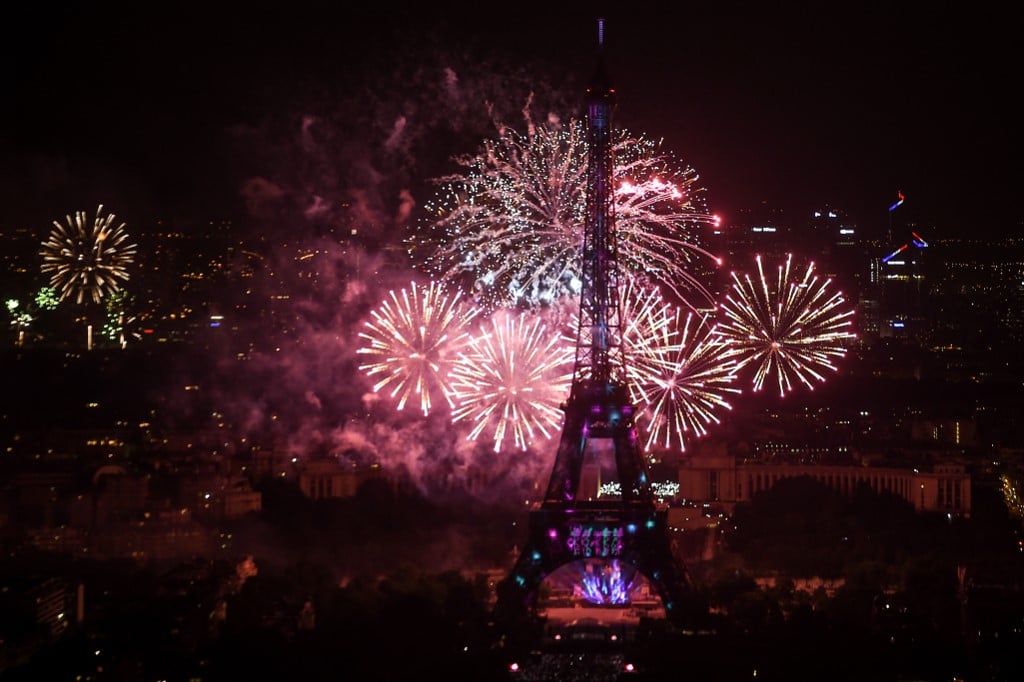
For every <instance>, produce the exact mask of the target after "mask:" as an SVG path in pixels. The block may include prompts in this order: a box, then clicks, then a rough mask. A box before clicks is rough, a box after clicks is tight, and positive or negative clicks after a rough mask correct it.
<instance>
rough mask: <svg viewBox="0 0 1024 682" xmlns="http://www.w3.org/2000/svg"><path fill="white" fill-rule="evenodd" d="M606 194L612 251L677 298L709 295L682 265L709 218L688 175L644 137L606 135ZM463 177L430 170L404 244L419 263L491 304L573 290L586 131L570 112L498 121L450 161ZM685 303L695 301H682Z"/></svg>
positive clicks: (543, 299)
mask: <svg viewBox="0 0 1024 682" xmlns="http://www.w3.org/2000/svg"><path fill="white" fill-rule="evenodd" d="M614 153H615V158H616V160H617V161H616V176H617V177H619V178H621V179H622V183H621V185H620V186H619V187H618V189H617V190H616V192H615V202H616V206H615V210H616V215H617V219H616V225H617V227H618V234H619V258H620V262H621V263H622V264H623V267H624V269H625V270H626V271H631V272H636V273H640V272H645V273H648V274H649V275H651V276H653V277H655V278H656V279H657V280H658V281H659V283H660V284H663V285H664V286H666V287H667V288H668V289H670V290H671V291H672V292H673V293H674V294H676V295H677V296H678V297H679V299H680V300H681V301H684V302H687V303H688V304H689V302H688V301H687V297H686V295H685V294H684V291H685V292H690V291H697V292H698V293H699V294H700V295H701V296H702V297H703V298H704V299H706V300H707V301H711V300H712V296H711V294H710V292H708V290H707V289H706V287H704V286H703V285H702V284H701V283H700V282H699V280H698V279H697V278H695V277H694V276H693V275H692V274H690V272H689V271H688V268H687V266H688V265H690V264H692V263H693V262H694V260H695V259H696V258H697V257H698V256H706V257H709V258H712V259H714V260H715V262H716V263H717V259H715V258H714V256H712V255H711V254H710V253H709V252H707V251H706V250H704V249H703V248H702V247H701V246H700V245H699V243H698V242H699V241H700V240H699V235H698V234H697V228H698V227H699V226H700V225H704V224H714V223H716V218H715V217H714V216H712V215H710V214H708V213H707V211H706V209H705V208H704V205H703V191H702V190H701V189H700V188H699V187H698V186H697V179H698V176H697V175H696V173H695V172H694V171H693V170H692V169H691V168H689V167H685V168H679V167H678V164H675V163H674V162H673V159H672V158H671V157H670V156H669V155H668V154H666V153H663V152H662V151H661V150H660V147H659V146H658V145H657V144H655V143H654V142H652V141H650V140H647V139H645V138H642V137H639V138H638V137H633V136H631V135H629V134H628V133H627V132H625V131H620V132H619V133H617V135H616V141H615V152H614ZM456 160H457V161H458V162H459V163H460V165H462V167H463V168H464V169H465V172H464V173H463V174H461V175H451V176H447V177H443V178H440V179H439V183H440V184H441V188H440V190H439V192H438V194H437V195H436V196H435V198H434V199H432V200H431V201H429V202H427V204H426V209H427V211H428V213H429V214H430V215H431V216H432V218H431V219H430V220H428V221H426V222H424V223H422V224H421V225H420V229H419V230H418V232H417V234H416V235H414V237H413V239H412V240H410V248H411V249H421V248H422V249H424V250H425V252H426V256H425V258H424V259H423V260H424V262H425V266H426V268H427V269H428V270H429V271H430V272H432V273H433V274H434V275H435V276H437V277H439V278H441V279H443V280H446V281H453V282H458V283H459V284H460V286H464V287H466V288H467V289H470V290H472V291H473V295H474V297H475V298H476V299H477V300H478V301H479V302H480V303H481V304H483V305H484V306H486V307H489V308H496V307H503V306H504V307H513V306H518V305H522V304H527V305H538V304H546V303H550V302H551V301H553V300H557V299H558V298H559V297H561V296H564V295H567V294H578V293H579V290H580V286H581V282H580V279H579V277H580V273H581V267H580V262H579V261H580V252H581V246H582V239H583V221H584V217H585V212H586V167H587V149H586V131H585V127H584V125H583V124H582V123H581V122H580V121H576V120H573V121H570V122H569V123H568V124H566V125H556V124H545V125H535V126H531V127H530V132H529V133H528V134H525V135H523V134H521V133H518V132H516V131H515V130H513V129H511V128H507V127H506V128H502V133H501V135H500V136H499V137H498V138H497V139H494V140H488V141H485V142H484V144H483V148H482V150H481V152H480V153H478V154H476V155H472V156H466V157H462V158H459V159H456ZM691 307H693V306H691Z"/></svg>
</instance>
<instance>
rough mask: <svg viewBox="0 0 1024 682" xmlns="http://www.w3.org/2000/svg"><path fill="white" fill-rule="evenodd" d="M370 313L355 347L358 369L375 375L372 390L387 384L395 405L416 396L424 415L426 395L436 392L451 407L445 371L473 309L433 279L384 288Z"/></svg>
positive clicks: (462, 340) (428, 401) (462, 339)
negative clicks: (361, 343)
mask: <svg viewBox="0 0 1024 682" xmlns="http://www.w3.org/2000/svg"><path fill="white" fill-rule="evenodd" d="M370 315H371V318H372V319H370V320H367V322H366V324H365V329H364V331H361V332H359V337H360V338H362V339H364V341H365V342H366V345H364V346H362V347H361V348H359V349H357V350H356V353H359V354H363V355H366V356H367V362H366V363H364V364H362V365H360V366H359V369H360V370H362V371H364V372H366V374H367V376H369V377H371V378H375V379H376V380H377V381H376V383H375V384H374V386H373V390H374V392H375V393H376V392H380V391H383V390H390V397H391V398H393V399H396V400H397V401H398V404H397V407H398V409H399V410H402V409H404V408H405V405H406V403H408V402H409V400H410V399H418V400H419V407H420V409H421V410H422V412H423V414H424V416H426V415H427V414H429V413H430V410H431V407H432V402H431V395H432V394H436V393H438V392H440V393H441V394H442V395H444V396H445V398H446V399H447V400H448V403H449V406H452V407H453V406H454V404H453V403H452V402H451V400H450V398H449V397H448V396H449V395H450V393H451V388H450V386H449V383H448V381H449V379H448V377H449V373H450V371H451V368H452V363H453V362H454V358H455V354H456V352H457V351H458V349H459V348H460V347H461V346H462V345H463V344H464V343H466V342H467V341H468V338H469V336H468V333H467V329H468V325H469V321H470V320H471V319H472V318H473V317H474V315H475V312H474V310H473V309H471V308H469V307H467V306H464V305H463V304H462V303H461V301H460V297H459V295H458V294H455V295H448V294H447V293H446V291H445V288H444V287H443V286H442V285H441V284H439V283H437V282H431V283H430V285H429V286H428V287H426V288H423V287H422V286H419V285H417V284H416V283H415V282H413V283H412V284H410V286H409V287H408V288H406V289H403V290H401V291H400V292H398V293H396V292H394V291H391V292H389V298H388V299H387V300H385V301H384V303H383V304H382V305H381V306H380V307H379V308H378V309H377V310H374V311H372V312H371V313H370Z"/></svg>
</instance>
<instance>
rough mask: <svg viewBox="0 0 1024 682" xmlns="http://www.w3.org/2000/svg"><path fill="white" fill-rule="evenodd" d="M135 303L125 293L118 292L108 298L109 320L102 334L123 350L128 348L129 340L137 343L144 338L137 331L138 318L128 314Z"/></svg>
mask: <svg viewBox="0 0 1024 682" xmlns="http://www.w3.org/2000/svg"><path fill="white" fill-rule="evenodd" d="M133 303H134V300H133V299H132V297H130V296H128V295H127V294H126V293H125V292H124V291H118V292H115V293H113V294H111V295H110V296H108V297H107V301H106V308H107V319H106V322H104V323H103V329H102V331H101V333H102V334H103V336H105V337H107V338H108V339H110V340H111V341H115V342H117V344H118V345H119V346H120V347H121V348H122V349H124V348H127V346H128V339H134V340H136V341H138V340H140V339H141V338H142V334H140V333H139V331H138V329H137V322H138V318H136V316H135V315H132V314H130V313H129V312H128V308H129V307H130V306H131V305H132V304H133Z"/></svg>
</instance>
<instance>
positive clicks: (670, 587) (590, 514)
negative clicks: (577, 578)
mask: <svg viewBox="0 0 1024 682" xmlns="http://www.w3.org/2000/svg"><path fill="white" fill-rule="evenodd" d="M666 518H667V509H664V508H659V507H656V506H655V505H653V504H650V503H619V502H614V501H610V502H606V503H603V502H579V501H576V502H572V503H571V506H564V507H560V506H555V505H550V504H546V505H545V506H542V507H541V508H539V509H535V510H533V511H531V512H530V518H529V537H528V538H527V541H526V545H525V547H524V548H523V550H522V552H521V553H520V555H519V558H518V560H517V561H516V563H515V565H514V566H513V568H512V571H511V573H510V574H509V576H508V578H507V579H506V580H505V581H504V582H503V584H502V585H501V586H500V587H499V592H498V603H497V605H496V607H495V615H496V617H498V618H499V619H500V618H503V617H513V618H514V615H513V614H515V613H519V614H525V613H530V612H532V611H533V610H534V609H535V608H536V606H537V596H538V590H539V588H540V585H541V583H542V582H543V581H544V579H545V578H546V577H547V576H549V575H550V574H551V573H553V572H554V571H555V570H557V569H558V568H560V567H562V566H565V565H567V564H571V563H573V562H576V561H586V560H604V561H612V560H618V561H620V562H624V563H626V564H628V565H630V566H632V567H633V568H634V569H636V571H637V572H638V573H640V574H641V575H642V576H643V577H644V578H646V579H647V580H648V582H649V583H650V584H651V586H652V588H653V589H654V590H655V591H656V592H657V593H658V595H659V596H660V598H661V600H662V605H663V607H664V609H665V616H666V619H667V620H669V621H670V622H672V623H673V624H675V625H678V626H681V627H686V626H689V625H696V624H699V623H702V622H703V621H704V618H705V617H706V616H707V607H706V604H705V603H704V602H703V600H702V598H700V597H699V595H698V594H697V592H696V590H695V589H694V587H693V585H692V583H691V582H690V579H689V576H688V575H687V573H686V570H685V568H684V566H683V565H682V563H681V562H680V561H679V560H678V559H677V558H676V557H675V555H674V554H673V552H672V548H671V540H670V536H669V532H668V527H667V523H666Z"/></svg>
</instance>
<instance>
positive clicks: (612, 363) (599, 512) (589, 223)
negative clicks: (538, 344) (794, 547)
mask: <svg viewBox="0 0 1024 682" xmlns="http://www.w3.org/2000/svg"><path fill="white" fill-rule="evenodd" d="M598 48H599V49H598V68H597V71H596V74H595V76H594V79H593V81H592V82H591V85H590V87H589V88H588V89H587V94H586V119H587V143H588V166H587V175H586V178H587V205H586V218H585V225H584V236H583V247H582V248H583V251H582V287H581V289H580V314H579V326H578V329H577V334H576V360H575V368H574V372H573V381H572V388H571V390H570V394H569V397H568V399H567V401H566V402H565V403H564V405H563V410H564V412H565V421H564V426H563V430H562V434H561V439H560V442H559V444H558V450H557V452H556V454H555V462H554V467H553V469H552V472H551V478H550V480H549V482H548V486H547V489H546V492H545V495H544V499H543V501H542V502H541V504H540V505H539V507H538V508H536V509H533V510H531V511H530V517H529V536H528V538H527V541H526V544H525V546H524V549H523V550H522V552H521V553H520V555H519V557H518V559H517V561H516V563H515V565H514V566H513V568H512V571H511V574H510V575H509V576H508V578H506V580H505V581H503V583H502V584H501V586H500V588H499V595H498V603H497V605H496V607H495V612H496V614H499V617H500V614H503V613H505V614H507V613H509V612H511V611H515V610H516V609H518V610H519V612H521V613H522V612H529V611H530V610H532V608H534V607H535V606H536V599H537V592H538V589H539V587H540V585H541V582H542V581H543V580H544V578H545V577H546V576H548V575H550V574H551V573H552V572H553V571H555V570H557V569H558V568H560V567H561V566H564V565H567V564H570V563H573V562H576V561H590V560H598V561H608V562H611V561H620V562H624V563H627V564H629V565H631V566H632V567H633V568H635V569H636V571H637V572H639V573H640V574H641V575H643V576H644V577H645V578H646V579H647V580H648V581H649V582H650V583H651V585H652V587H653V588H654V589H655V590H656V591H657V592H658V594H659V596H660V597H661V599H662V603H663V605H664V607H665V613H666V617H667V618H668V619H669V620H670V621H672V622H675V623H679V624H685V623H687V622H693V621H694V620H696V619H697V618H698V617H699V616H700V615H702V614H701V611H703V610H704V609H702V607H701V605H700V603H699V600H698V599H697V598H696V595H695V593H694V590H693V588H692V585H691V584H690V582H689V578H688V576H687V574H686V571H685V568H684V567H683V566H682V564H681V563H680V562H679V561H678V560H677V559H676V558H675V556H674V554H673V552H672V550H671V542H670V537H669V531H668V526H667V510H666V509H664V508H662V507H659V506H658V505H656V504H655V501H654V497H653V495H652V493H651V489H650V484H649V480H648V474H647V466H646V463H645V460H644V457H643V453H642V452H641V447H640V443H639V439H638V437H637V433H636V427H635V424H634V415H635V413H636V410H635V408H634V406H633V405H632V404H631V402H630V398H629V390H628V386H627V383H626V364H625V359H624V354H623V348H622V329H623V324H622V320H621V318H620V314H621V310H620V299H619V286H620V281H621V273H620V270H619V263H618V257H617V245H616V230H615V206H614V203H613V202H614V191H613V185H612V183H613V182H614V180H615V178H614V159H613V155H612V144H613V140H612V134H613V126H612V112H613V109H614V106H615V90H614V88H613V87H612V85H611V82H610V80H609V78H608V76H607V72H606V69H605V64H604V23H603V20H599V22H598ZM601 452H607V453H610V452H614V468H615V470H616V473H617V475H618V481H619V485H620V488H621V496H619V497H618V499H609V498H607V497H606V498H603V499H602V498H598V499H583V497H584V496H582V495H581V494H580V481H581V476H582V472H583V466H584V462H585V460H593V458H594V457H595V456H598V453H601Z"/></svg>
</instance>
